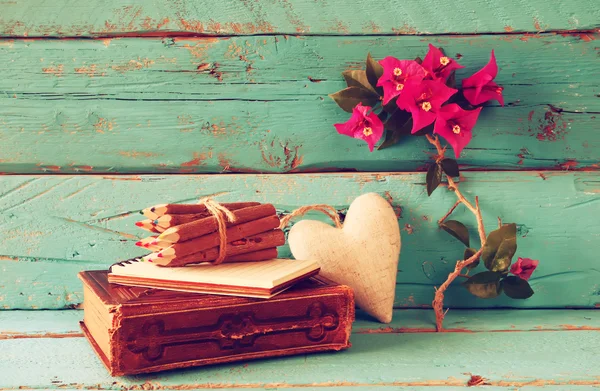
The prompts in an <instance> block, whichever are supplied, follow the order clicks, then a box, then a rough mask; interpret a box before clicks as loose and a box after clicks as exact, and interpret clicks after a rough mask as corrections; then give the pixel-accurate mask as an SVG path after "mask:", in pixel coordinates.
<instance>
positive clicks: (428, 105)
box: [421, 102, 431, 111]
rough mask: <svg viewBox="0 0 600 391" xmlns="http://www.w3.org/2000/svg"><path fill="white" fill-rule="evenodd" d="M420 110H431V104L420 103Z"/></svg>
mask: <svg viewBox="0 0 600 391" xmlns="http://www.w3.org/2000/svg"><path fill="white" fill-rule="evenodd" d="M421 108H422V109H423V110H425V111H429V110H431V103H429V102H423V103H421Z"/></svg>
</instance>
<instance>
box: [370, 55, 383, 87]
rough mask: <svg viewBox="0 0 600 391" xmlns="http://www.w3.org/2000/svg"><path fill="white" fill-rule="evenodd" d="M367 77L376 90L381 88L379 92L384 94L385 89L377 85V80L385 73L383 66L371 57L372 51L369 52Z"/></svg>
mask: <svg viewBox="0 0 600 391" xmlns="http://www.w3.org/2000/svg"><path fill="white" fill-rule="evenodd" d="M366 72H367V79H368V80H369V83H370V84H371V86H372V87H373V89H375V90H379V91H378V92H379V94H380V95H383V89H382V88H381V87H377V81H378V80H379V78H380V77H381V75H383V67H382V66H381V65H380V64H379V63H378V62H377V61H375V60H374V59H373V57H371V53H369V54H367V71H366Z"/></svg>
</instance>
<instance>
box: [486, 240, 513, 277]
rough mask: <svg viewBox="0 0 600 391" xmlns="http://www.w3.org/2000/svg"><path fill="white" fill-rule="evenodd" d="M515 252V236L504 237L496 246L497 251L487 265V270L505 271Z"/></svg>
mask: <svg viewBox="0 0 600 391" xmlns="http://www.w3.org/2000/svg"><path fill="white" fill-rule="evenodd" d="M516 252H517V238H511V239H506V240H504V241H502V243H501V244H500V247H498V251H497V252H496V256H495V257H494V260H493V261H492V263H491V266H490V267H488V269H489V270H491V271H493V272H505V271H507V270H508V268H509V266H510V264H511V263H512V257H513V256H514V255H515V253H516Z"/></svg>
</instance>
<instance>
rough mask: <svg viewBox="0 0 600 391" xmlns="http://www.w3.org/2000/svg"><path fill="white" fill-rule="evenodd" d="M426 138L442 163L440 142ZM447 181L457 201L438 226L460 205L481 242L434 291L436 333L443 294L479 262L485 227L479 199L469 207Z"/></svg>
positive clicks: (441, 316) (441, 320)
mask: <svg viewBox="0 0 600 391" xmlns="http://www.w3.org/2000/svg"><path fill="white" fill-rule="evenodd" d="M426 137H427V140H428V141H429V142H430V143H431V144H432V145H433V146H435V148H436V150H437V154H438V158H437V159H436V161H442V160H443V159H444V153H445V148H442V145H441V143H440V140H439V139H438V138H437V136H430V135H427V136H426ZM447 179H448V189H452V190H451V191H453V192H454V194H456V197H457V198H458V200H457V201H456V203H455V204H454V205H453V206H452V208H450V210H449V211H448V213H446V215H445V216H444V217H442V218H441V219H440V220H439V222H438V224H442V223H443V222H444V220H446V218H448V216H450V215H451V214H452V212H453V211H454V209H456V207H457V206H458V205H460V204H463V205H465V206H466V207H467V208H468V209H469V210H470V211H471V212H473V214H474V215H475V218H476V220H477V231H478V232H479V238H480V240H481V248H480V249H479V250H478V251H477V252H476V253H475V254H473V255H472V256H471V257H469V258H467V259H465V260H462V261H458V262H457V263H456V267H455V268H454V271H453V272H452V273H450V274H449V275H448V278H447V279H446V281H445V282H444V283H443V284H442V285H441V286H440V287H439V288H437V289H436V290H435V297H434V299H433V303H432V306H433V310H434V311H435V319H436V322H435V323H436V329H437V331H442V330H443V323H444V317H445V315H446V314H445V312H444V292H445V291H446V289H447V288H448V287H449V286H450V284H451V283H452V282H453V281H454V280H455V279H456V277H459V276H461V275H462V274H461V273H462V270H463V269H464V268H466V267H468V266H470V265H472V264H473V263H475V261H478V260H479V257H480V256H481V254H482V252H483V246H485V227H484V226H483V218H482V217H481V210H480V209H479V199H478V198H477V197H475V207H473V205H471V203H470V202H469V200H467V199H466V198H465V197H464V196H463V194H462V193H461V192H460V190H459V189H458V183H456V182H455V181H454V179H453V178H452V177H450V176H448V177H447Z"/></svg>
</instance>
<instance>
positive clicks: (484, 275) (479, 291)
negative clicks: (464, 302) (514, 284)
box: [462, 272, 502, 299]
mask: <svg viewBox="0 0 600 391" xmlns="http://www.w3.org/2000/svg"><path fill="white" fill-rule="evenodd" d="M500 277H502V274H500V273H494V272H481V273H477V274H475V275H474V276H472V277H471V278H469V279H468V280H467V281H465V282H463V283H462V284H463V285H464V287H465V288H467V290H468V291H469V292H471V294H473V295H475V296H477V297H480V298H482V299H491V298H494V297H498V295H499V294H500V293H501V292H502V286H501V284H500Z"/></svg>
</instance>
